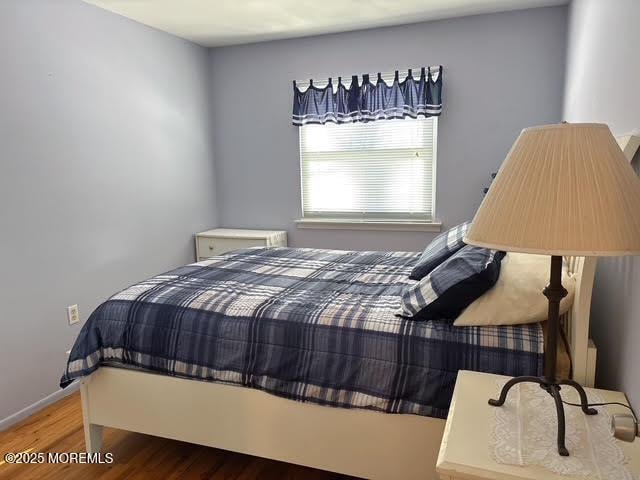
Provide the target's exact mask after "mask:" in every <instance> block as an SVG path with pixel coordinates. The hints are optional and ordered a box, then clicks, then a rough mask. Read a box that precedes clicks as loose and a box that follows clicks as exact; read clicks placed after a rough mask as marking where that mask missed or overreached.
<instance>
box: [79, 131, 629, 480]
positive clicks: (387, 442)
mask: <svg viewBox="0 0 640 480" xmlns="http://www.w3.org/2000/svg"><path fill="white" fill-rule="evenodd" d="M639 140H640V139H638V137H622V138H620V139H619V142H620V144H621V147H622V148H623V150H625V153H627V156H628V157H629V159H631V158H632V157H633V153H635V149H637V147H638V144H639V143H640V141H639ZM634 145H635V147H634ZM566 261H567V265H568V266H569V270H570V272H571V273H573V274H574V275H575V276H576V278H577V286H576V296H575V300H574V302H573V306H572V308H571V310H570V311H569V312H567V314H565V315H564V316H563V317H562V320H561V324H562V327H563V329H564V331H565V333H566V336H567V339H568V343H569V350H570V354H571V357H572V362H573V378H574V379H575V380H576V381H578V382H579V383H581V384H583V385H585V386H593V383H594V378H595V362H596V348H595V345H594V344H593V342H591V341H590V340H589V313H590V308H591V293H592V289H593V281H594V276H595V269H596V262H597V259H596V258H591V257H587V258H584V257H567V258H566ZM81 396H82V412H83V420H84V433H85V442H86V449H87V451H88V452H97V451H99V450H100V448H101V445H102V429H103V426H108V427H114V428H119V429H123V430H129V431H133V432H141V433H146V434H149V435H156V436H160V437H166V438H172V439H176V440H181V441H185V442H191V443H196V444H201V445H206V446H210V447H215V448H221V449H225V450H231V451H234V452H240V453H246V454H250V455H256V456H259V457H266V458H271V459H276V460H281V461H285V462H289V463H294V464H299V465H306V466H310V467H315V468H320V469H323V470H329V471H333V472H339V473H344V474H348V475H354V476H358V477H365V478H371V479H393V480H395V479H402V480H412V479H416V480H417V479H420V480H427V479H432V478H433V479H435V478H437V476H436V473H435V465H436V458H437V455H438V450H439V448H440V441H441V438H442V432H443V430H444V425H445V421H444V420H441V419H437V418H431V417H422V416H418V415H391V414H385V413H378V412H373V411H368V410H358V409H341V408H330V407H322V406H318V405H314V404H311V403H300V402H294V401H291V400H287V399H284V398H281V397H277V396H275V395H269V394H267V393H264V392H261V391H258V390H253V389H250V388H243V387H237V386H230V385H224V384H219V383H209V382H201V381H197V380H188V379H182V378H176V377H169V376H164V375H156V374H151V373H145V372H140V371H134V370H125V369H118V368H109V367H101V368H100V369H98V370H97V371H96V372H94V373H93V374H92V375H90V376H89V377H86V378H84V379H83V380H82V382H81ZM480 400H483V401H484V399H479V401H480Z"/></svg>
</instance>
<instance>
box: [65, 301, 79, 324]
mask: <svg viewBox="0 0 640 480" xmlns="http://www.w3.org/2000/svg"><path fill="white" fill-rule="evenodd" d="M67 319H68V320H69V325H73V324H74V323H78V322H79V321H80V313H78V305H69V306H68V307H67Z"/></svg>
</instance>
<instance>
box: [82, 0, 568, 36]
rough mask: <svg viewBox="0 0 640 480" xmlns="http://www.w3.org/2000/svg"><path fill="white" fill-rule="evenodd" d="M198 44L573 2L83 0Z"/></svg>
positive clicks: (552, 0)
mask: <svg viewBox="0 0 640 480" xmlns="http://www.w3.org/2000/svg"><path fill="white" fill-rule="evenodd" d="M85 1H86V2H87V3H91V4H93V5H97V6H99V7H101V8H104V9H106V10H110V11H112V12H115V13H118V14H120V15H123V16H125V17H128V18H131V19H133V20H135V21H137V22H140V23H144V24H145V25H149V26H151V27H154V28H157V29H159V30H163V31H165V32H169V33H172V34H174V35H177V36H179V37H182V38H185V39H187V40H191V41H193V42H195V43H199V44H200V45H204V46H209V47H216V46H221V45H233V44H240V43H250V42H259V41H264V40H275V39H280V38H293V37H304V36H308V35H317V34H322V33H332V32H344V31H348V30H360V29H364V28H371V27H379V26H387V25H399V24H405V23H414V22H420V21H425V20H434V19H439V18H451V17H461V16H464V15H475V14H479V13H491V12H500V11H507V10H519V9H524V8H532V7H543V6H549V5H560V4H565V3H568V1H569V0H85Z"/></svg>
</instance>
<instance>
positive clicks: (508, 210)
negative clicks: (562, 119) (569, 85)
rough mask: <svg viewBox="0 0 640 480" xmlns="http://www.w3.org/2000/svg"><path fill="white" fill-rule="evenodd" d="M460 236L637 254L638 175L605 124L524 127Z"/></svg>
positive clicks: (507, 245)
mask: <svg viewBox="0 0 640 480" xmlns="http://www.w3.org/2000/svg"><path fill="white" fill-rule="evenodd" d="M465 241H466V242H467V243H469V244H472V245H478V246H482V247H487V248H492V249H496V250H505V251H516V252H525V253H538V254H545V255H578V256H609V255H634V254H640V179H639V178H638V176H637V175H636V174H635V172H634V171H633V168H632V167H631V165H629V162H628V161H627V159H626V158H625V156H624V154H623V153H622V150H621V149H620V147H619V146H618V144H617V143H616V140H615V139H614V137H613V135H612V134H611V131H610V130H609V128H608V127H607V126H606V125H602V124H593V123H591V124H587V123H582V124H581V123H563V124H556V125H544V126H540V127H534V128H527V129H525V130H523V131H522V133H521V134H520V136H519V137H518V139H517V140H516V142H515V143H514V145H513V147H511V151H510V152H509V154H508V155H507V158H506V159H505V161H504V163H503V164H502V166H501V167H500V170H499V172H498V175H497V176H496V178H495V180H494V181H493V183H492V184H491V187H490V188H489V191H488V193H487V195H486V196H485V198H484V200H483V202H482V204H481V205H480V208H479V209H478V212H477V213H476V216H475V218H474V219H473V224H472V226H471V228H470V230H469V232H468V234H467V237H466V238H465Z"/></svg>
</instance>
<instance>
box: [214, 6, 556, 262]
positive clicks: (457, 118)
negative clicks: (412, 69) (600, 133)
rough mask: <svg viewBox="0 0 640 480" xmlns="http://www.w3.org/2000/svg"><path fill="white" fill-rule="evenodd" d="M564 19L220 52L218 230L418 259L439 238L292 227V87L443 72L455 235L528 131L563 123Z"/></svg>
mask: <svg viewBox="0 0 640 480" xmlns="http://www.w3.org/2000/svg"><path fill="white" fill-rule="evenodd" d="M566 20H567V18H566V7H551V8H540V9H533V10H524V11H519V12H509V13H501V14H494V15H480V16H474V17H466V18H458V19H452V20H440V21H434V22H428V23H420V24H414V25H406V26H401V27H390V28H381V29H375V30H367V31H359V32H350V33H341V34H333V35H326V36H317V37H309V38H303V39H294V40H282V41H273V42H267V43H259V44H253V45H243V46H234V47H225V48H216V49H213V50H212V52H211V67H212V79H213V119H214V124H215V129H214V130H213V136H214V145H215V151H216V172H217V178H218V184H217V195H218V197H217V198H218V206H219V209H218V216H219V220H220V223H221V225H223V226H229V227H268V228H284V229H287V230H288V231H289V235H290V244H293V245H295V246H317V247H329V248H346V249H393V250H421V249H422V248H424V245H425V243H426V241H427V240H428V239H429V238H430V237H431V236H432V234H427V233H400V232H375V231H372V232H362V231H360V232H355V231H320V230H298V229H296V228H295V227H294V225H293V223H292V222H293V220H294V219H296V218H299V217H300V216H301V208H300V177H299V157H298V131H297V129H296V128H295V127H293V126H291V118H290V114H291V98H292V97H291V80H293V79H299V78H309V77H310V76H315V77H321V76H323V75H330V74H336V73H338V74H341V73H361V72H366V71H380V70H382V71H388V70H393V69H395V68H400V67H409V66H417V65H425V64H438V63H441V64H443V65H444V67H445V76H444V79H445V84H444V102H445V111H444V114H443V115H442V117H441V118H440V124H439V143H438V178H437V216H438V217H439V218H440V219H441V220H442V221H443V223H444V224H445V226H451V225H455V224H457V223H459V222H462V221H464V220H467V219H469V218H471V217H472V216H473V214H474V212H475V210H476V208H477V206H478V205H479V202H480V199H481V190H482V187H483V186H484V185H485V183H486V181H487V179H488V175H489V172H490V171H492V170H495V169H496V168H497V167H498V166H499V165H500V163H501V162H502V160H503V159H504V157H505V155H506V153H507V151H508V149H509V147H510V146H511V144H512V143H513V141H514V140H515V138H516V136H517V134H518V133H519V131H520V130H521V129H522V128H524V127H527V126H530V125H536V124H543V123H550V122H557V121H558V120H560V118H561V113H562V94H563V92H562V86H563V82H564V68H565V66H564V61H565V52H566V45H565V30H566ZM258 86H259V88H256V87H258ZM254 107H255V110H253V108H254ZM260 112H265V113H264V114H261V113H260Z"/></svg>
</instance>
